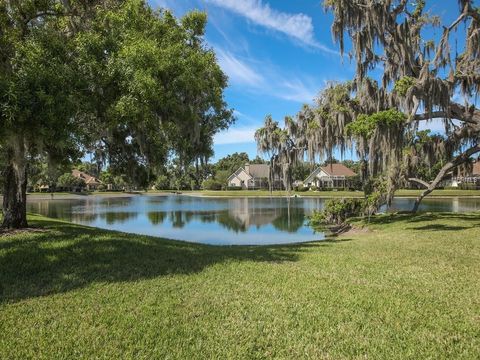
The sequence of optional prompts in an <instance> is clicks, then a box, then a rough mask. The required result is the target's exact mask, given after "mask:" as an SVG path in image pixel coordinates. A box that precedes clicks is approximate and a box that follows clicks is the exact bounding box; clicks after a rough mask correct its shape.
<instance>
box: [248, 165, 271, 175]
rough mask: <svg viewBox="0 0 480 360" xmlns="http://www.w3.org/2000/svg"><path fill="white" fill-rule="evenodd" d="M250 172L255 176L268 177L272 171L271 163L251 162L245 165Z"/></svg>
mask: <svg viewBox="0 0 480 360" xmlns="http://www.w3.org/2000/svg"><path fill="white" fill-rule="evenodd" d="M245 169H248V174H249V175H250V176H251V177H254V178H268V176H269V173H270V165H267V164H250V165H247V166H245Z"/></svg>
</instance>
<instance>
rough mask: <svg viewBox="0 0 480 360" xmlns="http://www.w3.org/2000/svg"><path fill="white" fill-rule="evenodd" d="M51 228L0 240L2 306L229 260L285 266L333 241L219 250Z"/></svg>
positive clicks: (45, 225)
mask: <svg viewBox="0 0 480 360" xmlns="http://www.w3.org/2000/svg"><path fill="white" fill-rule="evenodd" d="M30 223H31V226H33V227H38V228H41V229H47V231H43V232H39V231H37V232H31V233H23V234H18V235H13V236H7V237H3V238H0V303H2V302H15V301H19V300H22V299H28V298H31V297H37V296H45V295H50V294H58V293H64V292H67V291H70V290H74V289H78V288H81V287H84V286H87V285H88V284H90V283H94V282H123V281H135V280H140V279H149V278H155V277H158V276H165V275H173V274H191V273H197V272H200V271H202V270H203V269H205V268H206V267H208V266H211V265H214V264H218V263H225V262H229V261H234V262H235V261H254V262H285V261H296V260H298V256H299V253H300V252H302V251H306V250H307V249H311V248H313V247H319V246H333V244H332V243H331V242H329V241H327V242H325V243H322V242H316V243H303V244H296V245H288V246H287V245H285V246H268V247H267V246H257V247H254V246H242V247H227V246H225V247H219V246H207V245H197V244H191V243H185V242H177V241H169V240H163V239H158V238H153V237H148V236H140V235H128V234H123V233H117V232H110V231H105V230H99V229H94V228H89V227H84V226H80V225H74V224H69V223H64V222H58V221H50V220H31V221H30Z"/></svg>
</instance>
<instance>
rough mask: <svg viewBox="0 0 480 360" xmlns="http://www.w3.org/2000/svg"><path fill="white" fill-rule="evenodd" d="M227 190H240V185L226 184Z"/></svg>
mask: <svg viewBox="0 0 480 360" xmlns="http://www.w3.org/2000/svg"><path fill="white" fill-rule="evenodd" d="M227 190H242V187H241V186H227Z"/></svg>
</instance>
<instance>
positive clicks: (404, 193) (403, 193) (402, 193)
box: [186, 189, 480, 199]
mask: <svg viewBox="0 0 480 360" xmlns="http://www.w3.org/2000/svg"><path fill="white" fill-rule="evenodd" d="M421 192H422V190H407V189H405V190H398V191H396V192H395V196H396V197H417V196H418V195H420V193H421ZM186 193H193V194H198V195H204V196H219V197H220V196H227V197H246V196H247V197H248V196H251V197H256V196H257V197H268V196H272V195H273V196H287V195H288V193H287V192H286V191H273V192H272V193H270V192H269V191H268V190H233V191H209V190H204V191H196V192H186ZM295 194H296V195H297V196H300V197H304V196H313V197H322V198H336V197H350V198H351V197H363V196H364V194H363V191H342V190H339V191H303V192H292V193H291V195H295ZM456 196H460V197H470V196H480V190H461V189H459V190H434V191H433V192H432V193H430V194H429V195H428V197H456ZM427 199H428V198H427Z"/></svg>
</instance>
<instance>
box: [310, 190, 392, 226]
mask: <svg viewBox="0 0 480 360" xmlns="http://www.w3.org/2000/svg"><path fill="white" fill-rule="evenodd" d="M382 199H383V195H382V194H381V193H380V192H374V193H371V194H369V195H367V196H366V197H365V198H341V199H330V200H328V201H327V202H326V203H325V207H324V208H323V210H322V211H317V210H316V211H314V212H313V214H312V216H311V217H310V219H309V224H310V225H311V226H312V227H314V228H316V227H322V226H325V225H341V224H343V223H345V221H347V220H348V219H349V218H352V217H363V216H369V217H370V216H371V215H373V214H375V213H376V212H377V210H378V208H379V206H380V205H381V201H382Z"/></svg>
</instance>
